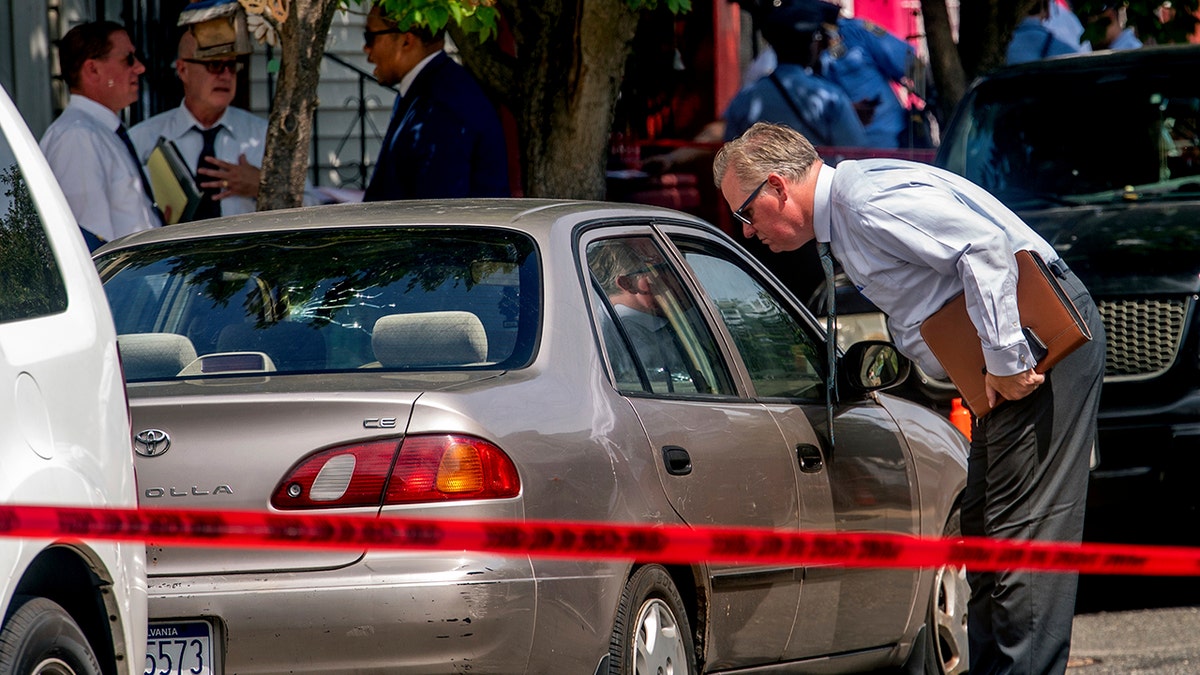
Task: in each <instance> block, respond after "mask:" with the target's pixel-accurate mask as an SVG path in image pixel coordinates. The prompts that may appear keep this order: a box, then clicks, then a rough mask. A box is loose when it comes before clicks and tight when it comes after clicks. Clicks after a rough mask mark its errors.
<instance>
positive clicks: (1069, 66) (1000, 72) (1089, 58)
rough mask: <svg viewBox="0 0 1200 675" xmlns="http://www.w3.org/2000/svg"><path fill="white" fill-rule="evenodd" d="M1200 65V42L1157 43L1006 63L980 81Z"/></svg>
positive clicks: (1189, 67)
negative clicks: (1196, 43)
mask: <svg viewBox="0 0 1200 675" xmlns="http://www.w3.org/2000/svg"><path fill="white" fill-rule="evenodd" d="M1197 65H1200V45H1194V44H1186V45H1157V46H1150V47H1140V48H1138V49H1120V50H1115V51H1112V50H1104V51H1098V52H1088V53H1083V54H1069V55H1066V56H1059V57H1054V58H1049V59H1039V60H1036V61H1029V62H1026V63H1019V64H1015V65H1011V66H1003V67H1001V68H998V69H996V70H994V71H992V72H990V73H987V74H985V75H983V76H981V77H980V78H979V79H978V80H976V82H975V85H976V86H978V85H979V84H980V83H983V82H995V81H998V80H1008V79H1012V78H1027V77H1036V76H1038V75H1041V74H1054V75H1063V74H1070V73H1079V74H1082V73H1084V72H1087V71H1127V70H1129V69H1130V68H1135V69H1149V70H1163V69H1169V70H1177V69H1180V68H1187V69H1192V68H1195V67H1197Z"/></svg>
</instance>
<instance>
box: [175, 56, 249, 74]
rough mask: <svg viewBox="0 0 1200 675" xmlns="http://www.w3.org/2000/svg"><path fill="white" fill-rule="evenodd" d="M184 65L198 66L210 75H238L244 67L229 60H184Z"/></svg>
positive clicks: (237, 62) (239, 62)
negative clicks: (225, 73)
mask: <svg viewBox="0 0 1200 675" xmlns="http://www.w3.org/2000/svg"><path fill="white" fill-rule="evenodd" d="M183 61H184V63H194V64H196V65H198V66H204V69H205V70H207V71H208V73H209V74H210V75H220V74H221V73H222V72H229V73H240V72H242V68H244V67H245V66H244V65H243V64H242V62H241V61H237V60H234V59H230V60H228V61H201V60H200V59H184V60H183Z"/></svg>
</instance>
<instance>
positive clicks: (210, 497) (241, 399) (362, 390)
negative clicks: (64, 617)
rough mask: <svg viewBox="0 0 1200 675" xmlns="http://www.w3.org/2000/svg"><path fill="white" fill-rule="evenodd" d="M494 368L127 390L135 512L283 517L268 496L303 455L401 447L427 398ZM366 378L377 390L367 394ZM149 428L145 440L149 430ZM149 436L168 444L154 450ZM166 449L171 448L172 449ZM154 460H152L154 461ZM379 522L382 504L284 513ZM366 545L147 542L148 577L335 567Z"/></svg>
mask: <svg viewBox="0 0 1200 675" xmlns="http://www.w3.org/2000/svg"><path fill="white" fill-rule="evenodd" d="M494 374H495V373H489V374H485V373H469V374H468V373H454V374H453V375H454V377H453V378H447V377H445V376H446V375H449V374H445V373H442V374H431V375H430V376H429V377H419V376H406V375H397V374H396V373H389V374H383V373H381V374H379V375H378V376H375V377H368V378H364V377H363V376H361V375H360V376H357V377H355V378H351V379H350V380H346V378H339V377H337V376H330V375H325V376H320V377H317V376H290V377H271V378H265V377H253V378H233V379H226V380H215V379H214V380H206V381H201V380H194V381H184V382H175V383H163V384H158V383H148V384H143V385H138V384H134V385H131V386H130V387H129V390H130V401H131V412H132V415H133V431H134V434H135V449H136V450H137V453H138V454H137V456H136V457H135V463H136V467H137V478H138V499H139V505H140V506H141V507H142V508H144V509H189V510H190V509H199V510H206V511H215V512H221V511H275V512H280V511H278V510H276V509H272V507H271V496H272V494H273V493H274V492H275V490H276V488H277V487H278V486H279V484H280V481H281V480H282V479H283V478H284V477H285V476H286V475H287V474H288V473H289V471H290V470H291V469H292V468H293V467H294V466H296V464H297V463H298V462H300V460H302V459H303V458H305V457H307V456H309V455H311V454H312V453H314V452H317V451H320V450H323V449H327V448H331V447H336V446H343V445H347V444H352V443H377V442H382V443H392V442H394V443H396V444H397V445H399V443H400V442H401V440H402V436H403V433H404V429H405V427H406V426H407V423H408V418H409V414H410V412H411V410H412V407H413V403H414V402H415V401H416V399H417V398H418V397H419V396H420V394H421V392H422V391H425V390H428V389H431V388H434V389H445V388H447V387H453V386H456V385H458V384H461V383H464V382H467V381H477V380H480V379H484V378H486V377H489V376H491V375H494ZM364 379H369V380H370V382H367V383H366V384H369V385H371V386H367V387H364V386H363V385H364ZM143 432H145V433H143ZM139 433H142V434H143V438H150V439H162V440H159V441H158V443H157V444H154V447H153V448H152V449H151V448H148V447H147V443H146V442H145V441H144V440H143V439H138V438H136V436H137V435H138V434H139ZM167 442H169V445H167ZM147 454H152V455H153V456H146V455H147ZM283 512H286V513H296V514H313V515H316V514H322V515H330V514H333V515H347V516H348V515H363V516H371V515H378V513H379V506H378V505H375V506H369V507H368V506H360V507H348V508H340V509H318V510H303V511H290V510H289V511H283ZM362 553H363V552H362V551H361V550H333V551H330V550H311V551H310V550H290V551H288V552H287V554H286V555H280V553H279V551H278V550H269V549H268V550H255V549H245V550H243V549H231V548H227V547H221V546H213V545H206V546H201V547H192V546H161V545H158V544H156V543H155V542H154V541H152V540H151V541H149V542H147V571H148V572H149V574H150V575H152V576H164V575H191V574H221V573H236V572H255V571H263V570H268V569H269V570H275V571H279V570H310V569H326V568H332V567H339V566H343V565H347V564H350V563H353V562H354V561H355V560H357V559H358V558H360V557H361V555H362Z"/></svg>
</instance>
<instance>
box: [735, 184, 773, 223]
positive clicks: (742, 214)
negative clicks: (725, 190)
mask: <svg viewBox="0 0 1200 675" xmlns="http://www.w3.org/2000/svg"><path fill="white" fill-rule="evenodd" d="M767 180H768V178H764V179H763V182H761V183H759V184H758V187H756V188H754V192H751V193H750V196H749V197H746V201H744V202H742V205H741V206H739V207H738V208H737V210H736V211H734V212H733V217H734V218H737V219H738V221H740V222H741V223H742V224H743V225H750V219H749V218H747V217H746V209H747V208H749V207H750V203H751V202H753V201H754V198H755V197H757V196H758V193H759V192H762V189H763V188H764V187H766V185H767Z"/></svg>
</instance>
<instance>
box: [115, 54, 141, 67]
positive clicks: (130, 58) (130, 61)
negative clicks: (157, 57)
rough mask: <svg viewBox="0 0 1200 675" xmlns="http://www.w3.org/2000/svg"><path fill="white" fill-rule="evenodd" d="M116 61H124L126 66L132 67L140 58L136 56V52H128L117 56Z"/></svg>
mask: <svg viewBox="0 0 1200 675" xmlns="http://www.w3.org/2000/svg"><path fill="white" fill-rule="evenodd" d="M117 61H120V62H121V63H124V64H125V67H126V68H132V67H133V66H134V64H135V63H137V62H138V61H141V59H139V58H138V55H137V52H129V53H128V54H126V55H125V56H122V57H120V58H118V59H117Z"/></svg>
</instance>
